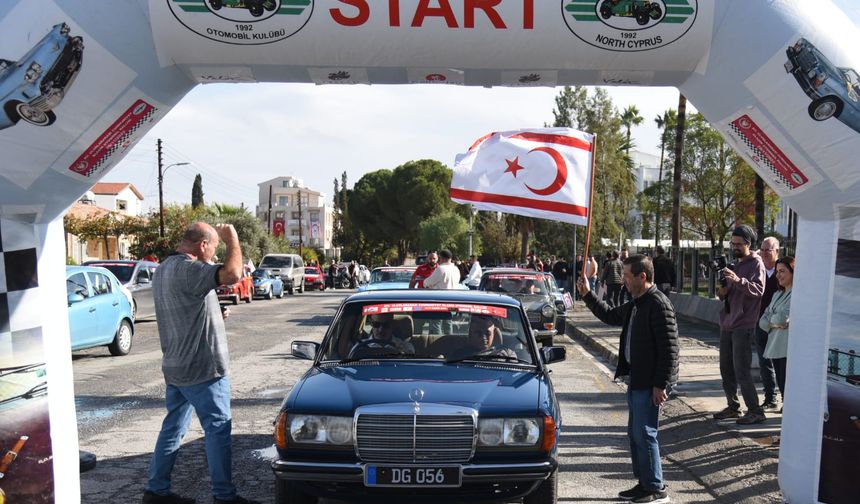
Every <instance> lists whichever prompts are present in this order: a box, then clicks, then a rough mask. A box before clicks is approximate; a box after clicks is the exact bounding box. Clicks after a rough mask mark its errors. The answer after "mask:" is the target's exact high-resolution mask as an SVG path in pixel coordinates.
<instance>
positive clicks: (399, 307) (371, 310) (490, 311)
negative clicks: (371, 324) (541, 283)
mask: <svg viewBox="0 0 860 504" xmlns="http://www.w3.org/2000/svg"><path fill="white" fill-rule="evenodd" d="M450 311H456V312H465V313H478V314H481V315H492V316H494V317H502V318H507V316H508V310H507V309H506V308H501V307H499V306H487V305H477V304H465V303H385V304H376V305H365V306H364V307H362V309H361V314H362V315H377V314H380V313H412V312H450Z"/></svg>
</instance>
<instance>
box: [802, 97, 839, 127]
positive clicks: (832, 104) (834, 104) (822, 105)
mask: <svg viewBox="0 0 860 504" xmlns="http://www.w3.org/2000/svg"><path fill="white" fill-rule="evenodd" d="M844 106H845V105H844V104H843V103H842V100H840V99H839V98H837V97H835V96H822V97H821V98H816V99H814V100H812V103H810V104H809V108H808V109H807V112H809V117H811V118H812V120H814V121H826V120H827V119H830V118H831V117H839V115H840V114H842V109H843V108H844Z"/></svg>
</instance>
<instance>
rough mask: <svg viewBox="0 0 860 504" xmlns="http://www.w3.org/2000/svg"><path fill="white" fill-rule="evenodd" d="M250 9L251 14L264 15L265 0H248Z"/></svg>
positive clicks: (255, 15)
mask: <svg viewBox="0 0 860 504" xmlns="http://www.w3.org/2000/svg"><path fill="white" fill-rule="evenodd" d="M247 4H248V11H250V12H251V15H252V16H254V17H260V16H262V15H263V0H256V1H254V0H252V1H250V2H247Z"/></svg>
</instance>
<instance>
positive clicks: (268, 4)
mask: <svg viewBox="0 0 860 504" xmlns="http://www.w3.org/2000/svg"><path fill="white" fill-rule="evenodd" d="M275 7H277V4H275V0H263V8H264V9H266V10H267V11H269V12H272V11H273V10H275Z"/></svg>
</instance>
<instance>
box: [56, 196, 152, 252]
mask: <svg viewBox="0 0 860 504" xmlns="http://www.w3.org/2000/svg"><path fill="white" fill-rule="evenodd" d="M143 201H144V200H143V196H142V195H141V194H140V192H139V191H138V190H137V188H136V187H134V184H130V183H126V182H116V183H113V182H99V183H97V184H95V185H94V186H93V187H92V188H91V189H90V190H89V191H87V192H86V193H84V195H83V196H82V197H81V199H80V200H78V201H77V202H76V203H75V204H74V205H72V207H71V208H69V210H68V211H67V212H66V215H69V216H71V217H74V218H76V219H79V220H88V219H99V218H101V217H104V216H105V215H108V214H115V216H116V217H117V218H122V216H134V217H137V216H140V215H141V214H142V213H143ZM133 240H134V237H133V236H108V237H107V242H105V241H104V239H101V240H81V239H80V238H79V237H78V236H76V235H74V234H71V233H68V232H66V258H67V260H69V261H72V262H74V263H76V264H81V263H83V262H85V261H94V260H105V259H131V258H132V257H131V252H130V249H131V245H132V242H133Z"/></svg>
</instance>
